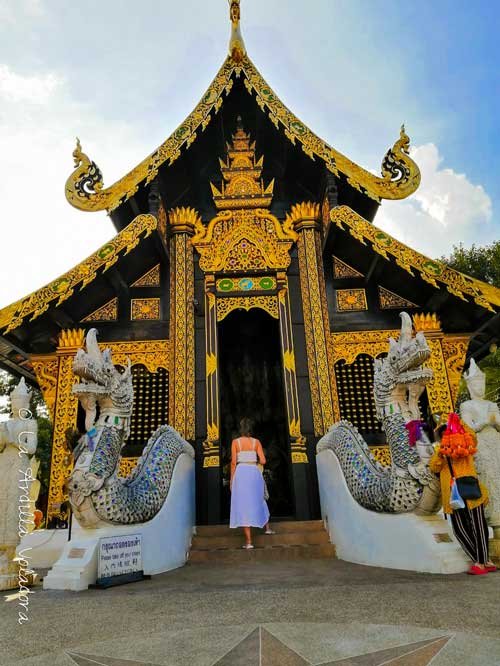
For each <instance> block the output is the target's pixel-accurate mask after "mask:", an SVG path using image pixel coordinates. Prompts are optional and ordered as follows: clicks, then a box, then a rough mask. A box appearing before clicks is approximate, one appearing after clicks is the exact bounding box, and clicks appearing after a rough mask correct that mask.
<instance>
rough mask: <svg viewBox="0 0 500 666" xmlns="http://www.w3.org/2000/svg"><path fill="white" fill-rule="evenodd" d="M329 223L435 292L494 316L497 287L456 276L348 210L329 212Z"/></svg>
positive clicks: (499, 303) (497, 304) (499, 301)
mask: <svg viewBox="0 0 500 666" xmlns="http://www.w3.org/2000/svg"><path fill="white" fill-rule="evenodd" d="M330 219H331V221H332V222H333V223H334V224H336V225H337V226H338V227H340V228H342V229H346V230H347V231H348V232H349V233H350V234H351V236H353V237H354V238H356V239H357V240H359V242H360V243H363V244H364V245H366V244H367V243H371V245H372V247H373V249H374V250H375V252H377V253H378V254H380V255H381V256H382V257H384V259H386V260H387V261H391V259H392V260H393V261H395V262H396V264H397V265H398V266H400V267H401V268H403V269H404V270H405V271H407V272H408V273H410V275H415V271H416V272H417V273H418V274H419V276H420V277H421V278H422V279H423V280H425V281H426V282H428V283H429V284H431V285H432V286H433V287H435V288H436V289H439V288H440V285H439V283H441V284H444V285H445V286H446V288H447V290H448V291H449V292H450V293H451V294H453V295H454V296H457V297H458V298H461V299H462V300H464V301H465V300H467V297H470V298H472V299H473V300H474V301H475V302H476V303H477V304H478V305H480V306H481V307H483V308H486V309H487V310H490V311H491V312H495V309H494V307H493V306H495V307H496V308H499V307H500V289H498V288H497V287H494V286H493V285H491V284H487V283H486V282H481V281H480V280H476V279H475V278H472V277H469V276H468V275H464V274H463V273H459V272H458V271H455V270H453V268H450V267H449V266H446V265H445V264H443V263H442V262H440V261H436V260H435V259H429V258H428V257H426V256H424V255H423V254H420V253H419V252H416V251H415V250H412V249H411V248H409V247H408V246H406V245H404V244H403V243H401V242H400V241H398V240H396V239H395V238H393V237H392V236H390V235H389V234H387V233H386V232H385V231H382V230H381V229H378V228H377V227H376V226H374V225H373V224H372V223H371V222H368V221H367V220H365V219H364V218H362V217H361V216H360V215H358V214H357V213H355V212H354V211H353V210H352V209H351V208H349V207H348V206H338V207H337V208H334V209H332V211H331V213H330Z"/></svg>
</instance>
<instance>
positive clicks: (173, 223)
mask: <svg viewBox="0 0 500 666" xmlns="http://www.w3.org/2000/svg"><path fill="white" fill-rule="evenodd" d="M168 221H169V223H170V233H171V234H188V235H189V236H193V235H194V233H195V231H196V230H198V229H199V228H200V226H202V227H203V223H202V221H201V217H200V215H199V213H198V211H197V210H195V209H194V208H189V207H185V206H181V207H178V208H172V210H170V212H169V214H168Z"/></svg>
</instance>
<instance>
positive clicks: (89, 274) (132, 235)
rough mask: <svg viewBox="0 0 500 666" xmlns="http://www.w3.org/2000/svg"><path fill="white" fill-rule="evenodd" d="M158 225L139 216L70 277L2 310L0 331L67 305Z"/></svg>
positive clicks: (143, 216) (77, 266)
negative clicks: (78, 291)
mask: <svg viewBox="0 0 500 666" xmlns="http://www.w3.org/2000/svg"><path fill="white" fill-rule="evenodd" d="M156 225H157V221H156V217H155V216H154V215H138V216H137V217H136V218H134V219H133V220H132V222H131V223H130V224H129V225H128V226H126V227H125V229H123V230H122V231H120V233H119V234H117V235H116V236H115V237H114V238H112V239H111V240H110V241H108V242H107V243H105V244H104V245H103V246H102V247H100V248H99V249H98V250H97V251H96V252H94V253H93V254H91V255H90V257H88V258H87V259H85V260H84V261H82V262H80V263H79V264H77V265H76V266H75V267H74V268H72V269H71V270H69V271H68V272H67V273H64V275H61V276H60V277H58V278H57V279H56V280H53V281H52V282H50V283H49V284H47V285H45V287H42V288H41V289H38V291H34V292H33V293H32V294H30V295H29V296H25V297H24V298H22V299H21V300H19V301H16V302H15V303H12V304H11V305H8V306H7V307H5V308H3V309H2V310H0V331H2V332H3V333H9V331H13V330H14V329H16V328H18V326H21V324H22V323H23V321H24V320H25V319H26V318H27V317H29V319H30V321H33V319H36V318H37V317H39V316H40V315H41V314H43V313H44V312H46V311H47V310H48V309H49V306H52V307H57V306H58V305H61V303H64V301H66V300H67V299H68V298H69V297H70V296H72V295H73V294H74V293H75V290H76V288H77V287H78V288H79V289H80V290H82V289H84V288H85V287H86V286H87V285H88V284H90V283H91V282H92V281H93V280H94V279H95V278H96V277H97V273H98V271H101V270H102V272H104V271H107V270H108V268H111V266H113V264H115V263H116V262H117V261H118V258H119V256H120V255H121V254H128V253H129V252H130V251H131V250H133V249H134V248H135V247H136V246H137V245H138V244H139V242H140V240H141V238H146V237H147V236H149V235H150V234H151V232H152V231H154V230H155V229H156ZM56 299H57V301H56ZM54 301H56V302H54Z"/></svg>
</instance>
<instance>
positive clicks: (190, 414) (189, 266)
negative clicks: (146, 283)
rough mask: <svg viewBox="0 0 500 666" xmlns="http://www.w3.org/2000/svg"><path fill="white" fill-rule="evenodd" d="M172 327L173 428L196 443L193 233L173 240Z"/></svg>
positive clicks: (171, 246)
mask: <svg viewBox="0 0 500 666" xmlns="http://www.w3.org/2000/svg"><path fill="white" fill-rule="evenodd" d="M170 257H171V262H170V326H171V330H172V337H173V356H174V367H173V424H172V425H173V426H174V428H175V429H176V430H177V431H178V432H179V433H180V434H181V435H182V436H183V437H184V438H185V439H188V440H189V439H191V440H193V439H194V437H195V430H194V428H195V426H194V413H195V404H194V364H195V359H194V310H193V300H194V263H193V246H192V244H191V240H190V238H189V232H188V231H185V232H184V233H182V232H181V233H175V234H174V235H173V236H172V237H171V239H170Z"/></svg>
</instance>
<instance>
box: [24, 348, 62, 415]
mask: <svg viewBox="0 0 500 666" xmlns="http://www.w3.org/2000/svg"><path fill="white" fill-rule="evenodd" d="M30 361H31V365H32V366H33V370H34V371H35V377H36V380H37V382H38V386H39V387H40V391H41V393H42V396H43V399H44V402H45V404H46V405H47V409H48V411H49V417H50V420H51V421H52V423H54V410H55V406H56V394H57V377H58V374H59V357H58V356H57V354H39V355H33V356H31V357H30Z"/></svg>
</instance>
